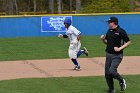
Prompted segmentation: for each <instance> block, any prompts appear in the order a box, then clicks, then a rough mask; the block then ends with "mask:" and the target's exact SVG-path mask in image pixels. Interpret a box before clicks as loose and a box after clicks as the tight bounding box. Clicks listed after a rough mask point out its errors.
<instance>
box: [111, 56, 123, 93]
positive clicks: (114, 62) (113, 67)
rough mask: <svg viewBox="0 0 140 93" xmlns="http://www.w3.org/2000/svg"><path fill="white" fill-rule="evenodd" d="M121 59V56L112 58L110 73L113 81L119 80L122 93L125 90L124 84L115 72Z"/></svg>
mask: <svg viewBox="0 0 140 93" xmlns="http://www.w3.org/2000/svg"><path fill="white" fill-rule="evenodd" d="M122 58H123V54H117V55H113V56H112V59H113V60H112V64H111V67H110V73H111V74H112V75H113V77H114V78H115V79H117V80H119V83H120V87H121V91H124V90H125V89H126V82H125V80H124V79H123V77H122V76H121V75H120V74H119V73H118V71H117V68H118V66H119V64H120V63H121V61H122Z"/></svg>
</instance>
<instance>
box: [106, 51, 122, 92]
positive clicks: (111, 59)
mask: <svg viewBox="0 0 140 93" xmlns="http://www.w3.org/2000/svg"><path fill="white" fill-rule="evenodd" d="M122 58H123V54H109V53H106V63H105V78H106V82H107V84H108V87H109V89H110V90H113V89H114V82H113V78H114V79H117V80H119V82H122V81H123V78H122V76H121V75H120V74H119V73H118V72H117V68H118V66H119V64H120V63H121V61H122Z"/></svg>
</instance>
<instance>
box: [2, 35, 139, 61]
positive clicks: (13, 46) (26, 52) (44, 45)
mask: <svg viewBox="0 0 140 93" xmlns="http://www.w3.org/2000/svg"><path fill="white" fill-rule="evenodd" d="M139 36H140V35H131V36H130V38H131V40H132V44H131V46H130V47H129V48H127V49H126V51H125V55H127V56H140V43H139V41H140V37H139ZM99 37H100V36H82V38H81V42H82V46H85V47H87V49H88V50H89V57H96V56H105V51H104V50H105V45H104V44H103V43H102V42H101V40H100V38H99ZM68 47H69V41H68V39H62V38H57V37H32V38H31V37H30V38H29V37H28V38H0V60H1V61H2V60H27V59H29V60H30V59H54V58H68V53H67V51H68ZM81 57H85V56H81Z"/></svg>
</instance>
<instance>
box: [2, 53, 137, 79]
mask: <svg viewBox="0 0 140 93" xmlns="http://www.w3.org/2000/svg"><path fill="white" fill-rule="evenodd" d="M139 60H140V56H129V57H128V56H127V57H124V59H123V61H122V63H121V64H120V66H119V72H120V73H121V74H124V75H128V74H140V62H139ZM78 61H79V63H80V65H81V71H75V70H73V64H72V62H71V61H70V60H69V59H48V60H23V61H4V62H0V80H9V79H17V78H38V77H70V76H99V75H104V63H105V62H104V61H105V58H104V57H96V58H79V59H78Z"/></svg>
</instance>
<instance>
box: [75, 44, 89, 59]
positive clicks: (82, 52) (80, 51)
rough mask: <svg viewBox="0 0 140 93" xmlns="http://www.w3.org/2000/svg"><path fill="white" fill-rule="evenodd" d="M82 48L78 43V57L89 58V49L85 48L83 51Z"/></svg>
mask: <svg viewBox="0 0 140 93" xmlns="http://www.w3.org/2000/svg"><path fill="white" fill-rule="evenodd" d="M80 47H81V43H80V42H78V45H77V51H78V52H77V57H79V56H81V54H86V56H88V51H87V49H86V48H85V47H84V48H83V49H81V50H80Z"/></svg>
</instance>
